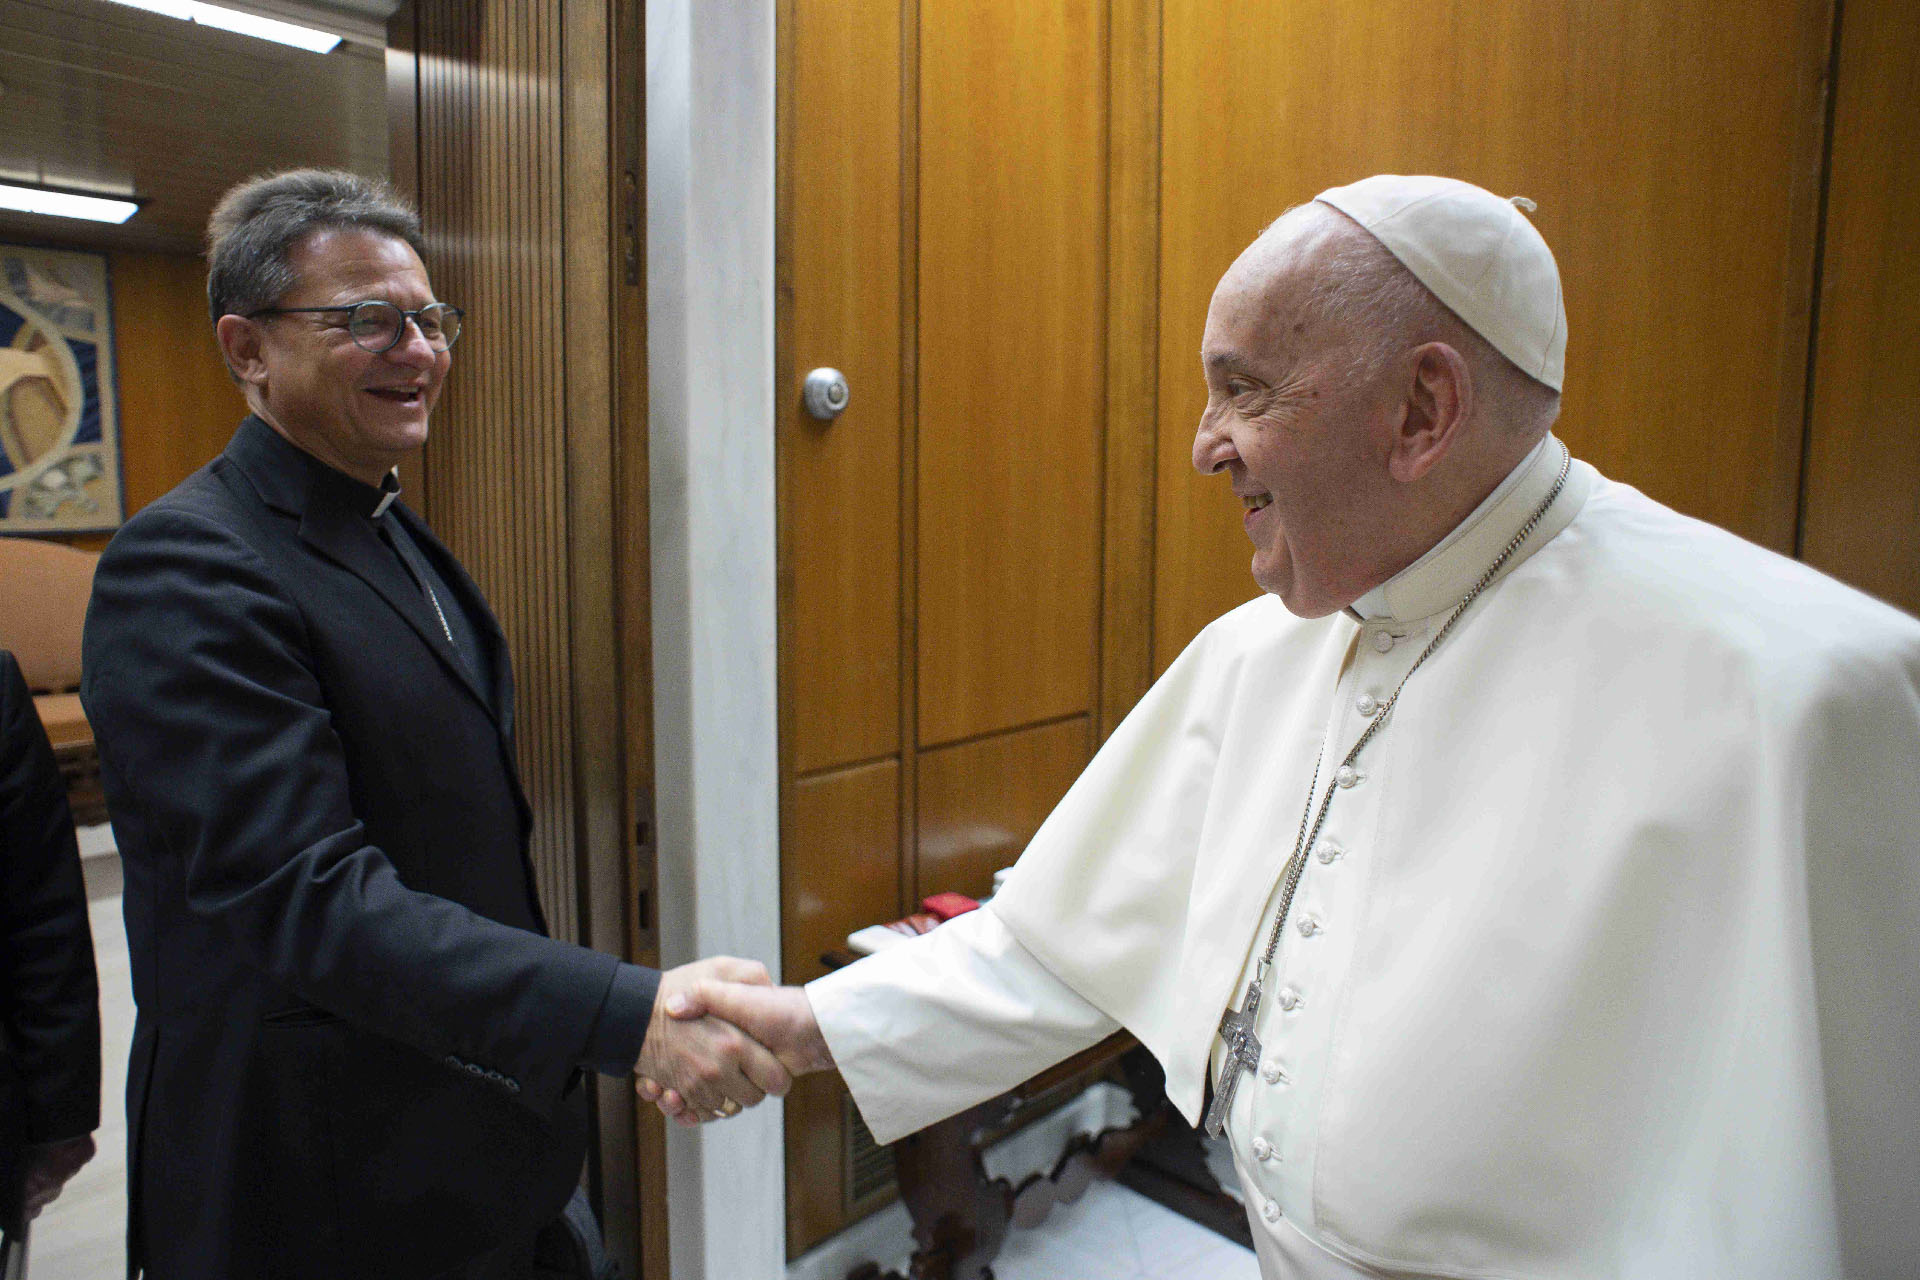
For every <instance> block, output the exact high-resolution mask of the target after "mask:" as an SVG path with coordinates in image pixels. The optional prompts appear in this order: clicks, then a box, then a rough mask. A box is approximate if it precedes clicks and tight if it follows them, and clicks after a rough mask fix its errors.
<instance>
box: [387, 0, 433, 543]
mask: <svg viewBox="0 0 1920 1280" xmlns="http://www.w3.org/2000/svg"><path fill="white" fill-rule="evenodd" d="M386 76H387V181H388V182H390V183H391V184H392V185H393V189H394V190H395V191H396V192H398V193H399V194H400V196H401V198H402V199H404V200H407V201H409V202H411V203H412V204H413V206H414V207H415V208H416V209H417V208H419V207H420V30H419V21H418V15H417V14H416V12H415V10H414V4H413V0H400V3H399V5H397V6H396V7H395V8H394V11H393V13H392V14H391V15H390V16H389V17H388V18H387V54H386ZM420 477H421V463H420V462H419V461H418V460H415V461H414V462H412V463H411V464H410V465H407V466H404V467H402V468H401V474H400V479H401V485H402V487H403V488H404V489H405V490H406V494H407V501H408V503H409V505H411V506H412V507H413V509H414V511H415V512H416V513H418V514H419V515H420V516H421V517H422V518H423V519H425V520H426V521H427V522H428V523H429V524H431V523H432V522H433V506H432V503H431V502H430V501H429V493H428V490H427V486H426V485H425V484H423V483H421V482H420Z"/></svg>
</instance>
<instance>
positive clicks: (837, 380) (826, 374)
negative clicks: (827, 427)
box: [800, 369, 852, 422]
mask: <svg viewBox="0 0 1920 1280" xmlns="http://www.w3.org/2000/svg"><path fill="white" fill-rule="evenodd" d="M851 394H852V393H851V392H850V391H848V390H847V376H846V375H845V374H844V373H841V372H840V371H839V370H838V369H815V370H814V371H813V372H812V373H809V374H808V375H807V380H806V381H805V382H804V383H802V384H801V386H800V402H801V403H802V404H804V405H806V406H807V412H808V413H810V414H812V415H813V416H814V417H816V418H818V419H820V421H822V422H832V421H833V420H834V419H835V418H837V417H839V416H840V411H841V410H842V409H845V408H846V407H847V399H848V397H849V396H850V395H851Z"/></svg>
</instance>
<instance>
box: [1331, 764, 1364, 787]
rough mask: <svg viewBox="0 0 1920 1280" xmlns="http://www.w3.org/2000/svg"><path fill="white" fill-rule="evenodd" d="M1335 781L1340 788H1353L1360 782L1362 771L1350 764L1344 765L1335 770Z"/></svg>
mask: <svg viewBox="0 0 1920 1280" xmlns="http://www.w3.org/2000/svg"><path fill="white" fill-rule="evenodd" d="M1333 780H1334V782H1335V783H1337V784H1338V785H1340V786H1343V787H1351V786H1353V785H1354V784H1355V783H1357V782H1359V781H1360V771H1359V770H1358V769H1356V768H1354V767H1353V766H1352V765H1350V764H1343V765H1341V766H1340V767H1339V768H1338V769H1336V770H1334V773H1333Z"/></svg>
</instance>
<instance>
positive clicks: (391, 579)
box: [300, 503, 497, 719]
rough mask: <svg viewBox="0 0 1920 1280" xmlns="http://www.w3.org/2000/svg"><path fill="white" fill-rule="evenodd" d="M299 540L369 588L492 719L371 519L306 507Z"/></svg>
mask: <svg viewBox="0 0 1920 1280" xmlns="http://www.w3.org/2000/svg"><path fill="white" fill-rule="evenodd" d="M300 538H301V541H303V542H305V543H306V544H307V545H308V546H310V547H312V548H313V549H314V550H316V551H318V552H319V553H320V554H321V555H323V556H325V557H327V558H328V559H329V560H332V561H333V562H334V563H335V564H337V565H339V566H340V567H341V568H343V569H345V570H347V571H348V572H349V573H352V574H353V575H354V576H356V577H358V578H359V579H360V580H361V581H363V582H365V583H366V584H367V585H368V586H370V587H372V588H373V589H374V591H375V592H377V593H378V594H379V596H380V598H381V599H383V600H385V601H386V602H387V604H388V605H390V606H391V607H392V608H393V611H394V612H395V613H397V614H399V615H400V616H401V617H402V618H404V619H405V620H406V623H407V625H408V626H409V627H412V628H413V631H414V634H415V635H417V636H419V637H420V642H421V643H422V644H424V645H426V646H427V648H428V650H430V651H431V652H432V654H433V656H434V657H435V658H436V659H438V660H439V662H440V665H441V666H443V667H445V668H446V669H447V674H449V675H451V676H452V677H453V678H454V679H455V680H457V681H458V682H459V683H460V687H461V688H463V689H465V690H466V691H467V692H468V693H469V694H470V695H472V697H473V698H474V700H475V701H476V702H478V703H479V704H480V705H481V706H483V707H485V708H486V709H487V713H488V714H489V715H493V704H492V702H491V701H490V700H489V699H488V697H487V695H486V691H485V690H483V689H481V688H480V686H479V685H478V684H476V683H475V682H474V678H473V676H472V674H471V673H470V672H468V670H467V667H466V664H465V663H463V662H461V661H460V655H459V654H458V653H456V652H455V651H454V648H453V642H452V641H450V640H448V639H447V633H446V632H445V631H443V630H442V629H441V627H440V619H439V618H437V617H436V616H435V615H434V612H433V606H432V605H430V604H428V603H427V598H426V595H425V593H423V592H422V591H421V590H420V588H419V586H417V585H416V584H415V583H414V581H413V579H412V578H411V577H409V576H408V574H407V571H406V569H405V568H404V567H402V565H401V564H400V560H399V557H398V556H396V555H395V554H394V552H393V549H392V548H390V547H388V546H387V545H386V544H385V543H384V542H382V541H381V540H380V535H379V534H377V533H375V532H374V528H373V525H372V523H371V522H370V521H368V520H367V519H365V518H364V517H362V516H359V515H357V514H355V513H354V512H351V511H345V510H342V509H340V508H339V507H337V506H334V505H332V504H328V503H309V504H308V506H307V509H306V511H305V512H303V513H302V514H301V517H300ZM496 719H497V717H496Z"/></svg>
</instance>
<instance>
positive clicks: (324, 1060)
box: [82, 170, 787, 1280]
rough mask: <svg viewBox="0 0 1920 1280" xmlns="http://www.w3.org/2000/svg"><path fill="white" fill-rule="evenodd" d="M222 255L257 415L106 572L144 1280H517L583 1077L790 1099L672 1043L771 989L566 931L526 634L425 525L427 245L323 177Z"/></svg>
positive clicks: (89, 649) (221, 326)
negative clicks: (545, 827)
mask: <svg viewBox="0 0 1920 1280" xmlns="http://www.w3.org/2000/svg"><path fill="white" fill-rule="evenodd" d="M208 240H209V245H210V249H209V255H208V257H209V274H208V282H207V289H208V297H209V303H210V309H211V312H212V316H213V319H214V323H215V330H216V333H217V335H218V337H219V341H220V347H221V351H222V353H223V355H224V357H225V359H226V362H227V365H228V368H229V369H230V370H231V372H232V373H233V375H234V378H235V380H236V381H237V382H238V383H239V385H240V387H241V389H242V391H243V392H244V394H245V395H246V398H247V403H248V407H249V408H250V409H251V410H252V411H253V412H252V415H251V416H250V417H248V418H247V419H246V420H245V421H244V422H242V423H241V425H240V429H239V431H238V432H237V434H235V436H234V438H233V441H232V443H231V444H230V445H228V447H227V450H226V452H225V453H224V454H223V455H222V456H220V457H219V458H217V459H215V460H214V461H213V462H212V463H210V464H209V465H208V466H207V467H206V468H204V469H203V470H201V471H199V472H198V473H196V474H195V475H193V476H192V477H190V478H189V479H188V480H186V481H185V482H184V483H183V484H181V485H180V487H179V488H177V489H175V490H174V491H173V492H172V493H170V494H168V495H167V496H166V497H164V498H162V499H161V500H160V501H158V502H156V503H154V504H153V505H152V506H150V507H148V508H146V509H145V510H144V511H142V512H140V513H139V514H138V515H137V516H135V517H134V518H133V519H132V520H130V521H129V522H128V523H127V525H126V526H125V527H124V528H123V529H122V530H121V531H120V533H119V534H118V535H117V536H116V537H115V538H114V540H113V543H112V544H111V545H110V546H109V547H108V548H107V551H106V553H105V555H104V556H103V557H102V558H101V561H100V566H99V570H98V573H97V574H96V577H95V584H94V596H93V603H92V607H91V609H90V611H89V613H88V618H87V628H86V641H85V650H84V660H83V669H84V673H85V674H84V681H83V686H82V697H83V700H84V702H85V704H86V708H87V712H88V715H89V717H90V718H91V719H92V721H93V725H94V730H95V733H96V735H97V737H98V739H99V742H100V753H101V763H102V775H103V781H104V784H105V788H106V793H107V803H108V808H109V811H110V812H111V814H112V817H113V824H114V830H115V834H116V836H117V837H118V839H119V843H120V848H121V851H122V854H123V857H124V859H125V865H126V914H127V935H128V942H129V945H130V947H131V952H132V963H133V983H134V996H135V999H136V1001H137V1003H138V1005H139V1018H138V1022H137V1024H136V1027H135V1031H134V1045H133V1057H132V1063H131V1069H130V1071H129V1078H128V1097H127V1103H128V1118H129V1124H128V1130H129V1135H130V1145H131V1156H130V1171H129V1175H130V1176H129V1183H130V1201H131V1203H130V1224H129V1260H130V1266H131V1267H138V1266H142V1265H144V1267H145V1268H146V1274H147V1275H148V1276H149V1277H150V1278H151V1280H253V1278H255V1277H268V1276H271V1277H274V1278H275V1280H294V1278H302V1277H311V1278H312V1280H339V1278H342V1277H353V1278H355V1280H368V1278H371V1277H393V1278H394V1280H401V1278H403V1277H404V1278H405V1280H421V1278H424V1277H431V1276H442V1275H445V1276H458V1277H474V1278H479V1277H486V1278H488V1280H493V1278H495V1277H509V1276H521V1275H524V1274H525V1273H526V1271H527V1268H528V1257H529V1254H530V1252H531V1244H530V1241H531V1239H532V1237H533V1235H534V1233H535V1232H537V1230H538V1229H539V1228H540V1227H541V1225H542V1224H543V1223H546V1222H548V1221H550V1220H551V1219H552V1218H553V1217H554V1215H555V1214H556V1213H558V1212H559V1211H560V1210H561V1208H562V1207H563V1206H564V1204H565V1203H566V1201H567V1199H568V1198H569V1195H570V1193H571V1192H572V1190H573V1188H574V1185H575V1183H576V1181H577V1179H578V1176H579V1173H580V1168H581V1162H582V1158H583V1155H584V1151H585V1144H586V1113H585V1092H586V1091H585V1090H584V1089H583V1088H582V1074H583V1071H586V1070H593V1071H600V1072H603V1073H607V1074H615V1075H624V1074H627V1073H629V1072H631V1071H633V1070H634V1069H635V1067H636V1063H637V1065H638V1066H639V1067H641V1068H642V1069H645V1068H646V1067H647V1065H648V1064H650V1063H654V1062H659V1063H661V1064H662V1065H663V1067H664V1069H665V1070H667V1071H668V1072H670V1073H673V1074H674V1075H676V1076H678V1077H679V1078H682V1079H685V1080H686V1081H688V1083H689V1085H690V1087H692V1088H693V1089H694V1090H695V1096H696V1103H695V1105H696V1106H697V1107H698V1108H700V1109H702V1110H703V1111H706V1112H707V1113H709V1114H712V1113H719V1114H731V1113H732V1112H733V1111H734V1110H736V1109H737V1108H738V1106H740V1105H742V1104H746V1105H751V1104H752V1103H754V1102H757V1101H759V1099H760V1098H761V1097H762V1096H763V1094H764V1093H766V1092H773V1093H779V1092H783V1091H784V1090H785V1088H786V1085H787V1077H786V1074H785V1072H784V1071H783V1070H782V1069H781V1068H780V1066H779V1064H778V1063H777V1062H776V1061H775V1060H774V1059H773V1058H772V1057H771V1055H769V1054H767V1053H766V1051H765V1050H763V1049H762V1048H761V1047H760V1046H759V1045H757V1044H755V1043H753V1042H752V1041H751V1040H749V1039H747V1038H746V1037H744V1036H743V1035H741V1034H740V1033H739V1032H737V1031H735V1030H734V1029H733V1028H731V1027H729V1026H727V1025H726V1024H724V1023H717V1022H711V1021H709V1022H706V1023H703V1024H692V1025H695V1026H697V1033H696V1034H695V1035H693V1036H691V1037H681V1036H679V1035H677V1034H676V1024H675V1023H674V1022H673V1021H672V1020H671V1019H668V1018H666V1017H665V1016H664V1014H662V1015H661V1016H655V1006H656V1004H660V1005H662V1006H664V1004H665V1002H666V1001H665V997H667V996H668V995H670V994H671V993H672V992H674V991H675V990H678V989H681V988H684V987H685V986H686V985H688V984H690V983H691V982H693V981H694V980H695V979H696V978H697V976H698V975H700V974H702V973H709V972H717V971H743V972H747V973H749V974H751V975H755V976H757V977H759V978H760V980H762V981H764V980H765V975H764V970H761V969H760V967H759V966H757V965H751V964H747V963H745V962H739V961H727V960H724V959H722V960H717V961H706V962H702V963H701V964H699V965H688V966H685V967H684V968H682V969H677V970H673V971H671V972H669V973H667V974H665V975H661V974H658V973H656V972H654V971H652V970H647V969H642V968H638V967H636V966H633V965H628V964H621V963H619V962H618V961H616V960H615V959H614V958H613V957H611V956H607V955H602V954H599V953H597V952H594V951H590V950H587V949H585V948H583V947H577V946H573V945H570V944H567V943H563V942H558V941H555V940H553V939H550V938H548V937H546V936H545V934H546V929H545V923H544V920H543V918H542V915H541V910H540V903H539V901H538V899H537V897H536V896H535V890H534V883H533V878H532V871H531V866H530V863H529V861H528V857H527V836H528V831H529V828H530V823H531V819H530V814H529V810H528V807H527V802H526V799H525V797H524V796H523V795H522V793H521V789H520V784H519V781H518V778H517V776H516V773H515V769H514V763H513V759H514V755H513V678H512V671H511V668H510V666H509V662H508V656H507V651H506V646H505V641H504V638H503V637H502V635H501V633H500V629H499V627H498V626H497V625H496V624H495V622H494V618H493V615H492V614H491V613H490V612H489V611H488V609H487V605H486V602H485V601H484V600H483V599H482V598H481V595H480V592H479V590H478V589H477V588H476V587H475V586H474V584H473V582H472V581H471V580H470V579H469V578H468V577H467V575H466V573H465V572H464V571H462V569H461V567H460V565H459V563H458V562H456V561H455V560H454V558H453V556H452V555H451V554H450V553H449V552H448V551H447V549H446V548H445V547H444V546H442V545H441V544H440V542H439V541H438V540H437V539H435V538H434V536H433V534H432V533H431V532H429V531H428V529H427V527H426V526H425V525H424V524H423V523H421V521H420V520H419V518H418V517H416V516H415V515H414V514H413V513H412V512H410V511H409V510H408V509H407V508H406V507H405V506H404V505H402V504H400V503H399V502H397V501H396V497H397V495H398V491H399V489H398V480H397V473H396V471H395V467H396V465H397V464H398V463H399V462H400V461H402V460H403V459H405V458H407V457H409V456H411V455H412V454H413V453H414V452H415V451H417V450H418V449H419V448H420V446H421V445H422V444H423V443H424V442H425V440H426V437H427V420H428V415H429V413H430V412H431V410H432V408H433V404H434V401H435V398H436V397H437V396H438V395H439V392H440V388H441V384H442V381H443V379H444V378H445V377H446V374H447V370H448V368H449V365H450V362H451V354H450V349H451V348H452V346H453V345H454V342H455V340H456V339H457V338H458V337H459V333H460V321H461V313H460V312H459V311H458V310H457V309H456V308H453V307H451V306H448V305H446V304H444V303H442V302H439V301H438V300H436V298H435V296H434V293H433V289H432V286H431V284H430V283H429V281H428V278H427V273H426V269H425V267H424V266H423V265H422V263H421V260H420V247H421V246H420V233H419V228H418V223H417V221H416V220H415V218H414V215H413V214H412V212H411V211H410V210H408V209H406V208H405V207H404V206H403V205H401V204H399V203H398V202H397V201H396V200H395V199H394V198H393V196H392V194H391V193H390V192H388V191H387V190H386V189H385V188H384V187H383V186H380V185H378V184H374V183H370V182H368V181H366V180H364V179H360V178H357V177H354V176H352V175H349V174H342V173H330V172H319V171H312V170H306V171H299V172H293V173H287V174H281V175H278V176H275V177H271V178H264V179H256V180H254V181H252V182H249V183H246V184H243V185H242V186H240V187H237V188H235V189H234V190H233V191H231V192H229V193H228V195H227V196H226V198H225V199H224V200H223V201H222V202H221V205H220V207H219V208H218V209H217V210H215V212H214V215H213V219H212V222H211V224H210V226H209V230H208ZM503 516H504V517H506V518H511V513H503ZM657 996H658V997H660V998H659V999H658V1000H656V997H657ZM648 1074H650V1075H651V1074H652V1072H651V1071H649V1072H648Z"/></svg>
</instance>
